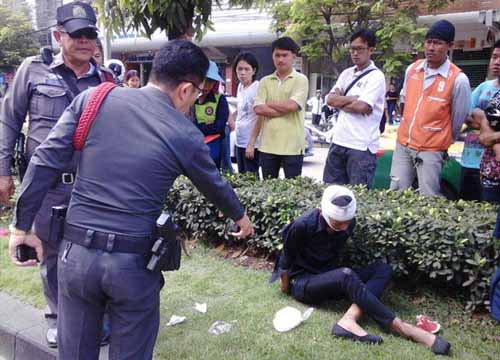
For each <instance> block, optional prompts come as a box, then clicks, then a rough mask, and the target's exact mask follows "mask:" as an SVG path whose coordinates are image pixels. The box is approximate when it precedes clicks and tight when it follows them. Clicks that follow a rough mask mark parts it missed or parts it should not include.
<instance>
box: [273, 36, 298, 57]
mask: <svg viewBox="0 0 500 360" xmlns="http://www.w3.org/2000/svg"><path fill="white" fill-rule="evenodd" d="M276 49H280V50H288V51H291V52H292V53H294V54H295V55H297V54H298V53H299V50H300V48H299V45H297V43H296V42H295V41H293V39H292V38H291V37H288V36H283V37H280V38H279V39H276V40H274V41H273V42H272V44H271V50H272V52H274V50H276Z"/></svg>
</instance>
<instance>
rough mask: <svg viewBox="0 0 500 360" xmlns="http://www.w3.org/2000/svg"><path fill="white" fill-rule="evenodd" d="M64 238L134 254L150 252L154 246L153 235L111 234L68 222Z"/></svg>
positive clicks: (76, 242)
mask: <svg viewBox="0 0 500 360" xmlns="http://www.w3.org/2000/svg"><path fill="white" fill-rule="evenodd" d="M64 239H65V240H67V241H69V242H72V243H74V244H78V245H81V246H85V247H88V248H92V249H100V250H104V251H107V252H123V253H134V254H142V255H146V254H149V253H150V251H151V247H152V246H153V236H152V235H148V236H130V235H120V234H109V233H104V232H100V231H95V230H90V229H84V228H81V227H78V226H74V225H71V224H68V223H66V224H65V225H64Z"/></svg>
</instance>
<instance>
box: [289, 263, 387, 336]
mask: <svg viewBox="0 0 500 360" xmlns="http://www.w3.org/2000/svg"><path fill="white" fill-rule="evenodd" d="M391 274H392V269H391V267H390V265H388V264H384V263H376V264H372V265H370V266H367V267H364V268H359V269H354V270H352V269H350V268H338V269H335V270H331V271H328V272H325V273H323V274H318V275H313V274H305V275H298V276H297V277H294V278H293V279H292V296H293V297H294V298H295V299H297V300H298V301H301V302H304V303H307V304H318V303H321V302H324V301H326V300H339V299H341V298H344V297H345V298H347V299H349V301H351V302H352V303H354V304H356V305H358V306H359V307H360V308H361V310H363V312H365V313H366V314H367V315H369V316H370V317H371V318H373V320H375V321H376V322H377V324H378V325H379V326H380V327H382V328H384V329H387V328H388V327H389V325H390V324H391V323H392V321H393V320H394V318H395V317H396V315H395V314H394V313H393V312H392V311H391V310H390V309H389V308H387V307H386V306H385V305H384V304H382V303H381V302H380V300H379V298H380V296H381V295H382V292H383V291H384V289H385V287H386V286H387V284H388V283H389V280H390V279H391Z"/></svg>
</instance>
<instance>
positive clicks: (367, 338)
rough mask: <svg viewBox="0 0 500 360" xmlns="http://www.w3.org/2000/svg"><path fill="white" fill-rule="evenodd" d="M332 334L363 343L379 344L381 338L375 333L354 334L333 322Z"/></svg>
mask: <svg viewBox="0 0 500 360" xmlns="http://www.w3.org/2000/svg"><path fill="white" fill-rule="evenodd" d="M332 335H333V336H338V337H341V338H344V339H349V340H352V341H360V342H363V343H367V344H381V343H382V341H383V340H382V338H381V337H380V336H377V335H372V334H366V335H364V336H359V335H356V334H354V333H352V332H350V331H348V330H346V329H344V328H343V327H342V326H340V325H338V324H334V325H333V328H332Z"/></svg>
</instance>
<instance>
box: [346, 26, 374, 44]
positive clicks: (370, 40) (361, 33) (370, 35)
mask: <svg viewBox="0 0 500 360" xmlns="http://www.w3.org/2000/svg"><path fill="white" fill-rule="evenodd" d="M357 38H361V40H363V41H364V42H366V43H367V44H368V47H375V44H376V43H377V38H376V37H375V33H374V32H373V31H372V30H369V29H359V30H358V31H356V32H355V33H354V34H352V36H351V42H353V41H354V40H356V39H357Z"/></svg>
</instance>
